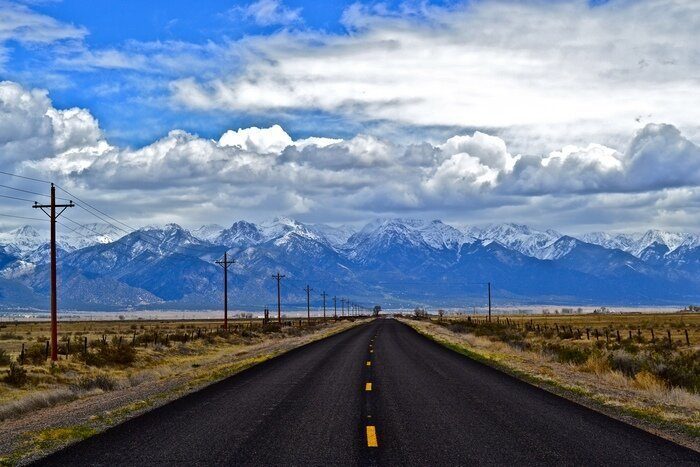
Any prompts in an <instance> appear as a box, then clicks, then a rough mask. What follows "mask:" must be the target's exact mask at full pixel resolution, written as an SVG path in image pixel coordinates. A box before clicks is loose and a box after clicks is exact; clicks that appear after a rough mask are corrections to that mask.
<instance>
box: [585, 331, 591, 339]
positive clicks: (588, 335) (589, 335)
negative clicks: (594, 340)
mask: <svg viewBox="0 0 700 467" xmlns="http://www.w3.org/2000/svg"><path fill="white" fill-rule="evenodd" d="M586 340H587V341H589V340H591V334H590V329H588V328H586Z"/></svg>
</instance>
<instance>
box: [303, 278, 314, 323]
mask: <svg viewBox="0 0 700 467" xmlns="http://www.w3.org/2000/svg"><path fill="white" fill-rule="evenodd" d="M304 290H306V322H307V323H309V324H311V291H312V290H313V289H312V288H311V287H309V284H306V288H305V289H304Z"/></svg>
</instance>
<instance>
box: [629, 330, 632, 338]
mask: <svg viewBox="0 0 700 467" xmlns="http://www.w3.org/2000/svg"><path fill="white" fill-rule="evenodd" d="M629 334H630V340H632V330H631V329H630V330H629Z"/></svg>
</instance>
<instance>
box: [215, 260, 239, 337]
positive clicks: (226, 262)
mask: <svg viewBox="0 0 700 467" xmlns="http://www.w3.org/2000/svg"><path fill="white" fill-rule="evenodd" d="M235 262H236V260H233V259H232V260H229V259H228V252H224V259H223V260H219V261H215V263H216V264H218V265H219V266H221V267H222V268H223V269H224V329H228V267H229V266H230V265H232V264H233V263H235Z"/></svg>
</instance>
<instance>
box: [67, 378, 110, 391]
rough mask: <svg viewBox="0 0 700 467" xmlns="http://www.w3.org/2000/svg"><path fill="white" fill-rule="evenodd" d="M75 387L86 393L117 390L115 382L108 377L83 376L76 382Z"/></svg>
mask: <svg viewBox="0 0 700 467" xmlns="http://www.w3.org/2000/svg"><path fill="white" fill-rule="evenodd" d="M76 387H78V388H80V389H84V390H86V391H89V390H91V389H102V390H103V391H113V390H115V389H116V388H117V382H116V381H115V380H114V379H113V378H111V377H110V376H108V375H95V376H84V377H82V378H80V379H79V380H78V382H77V384H76Z"/></svg>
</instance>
